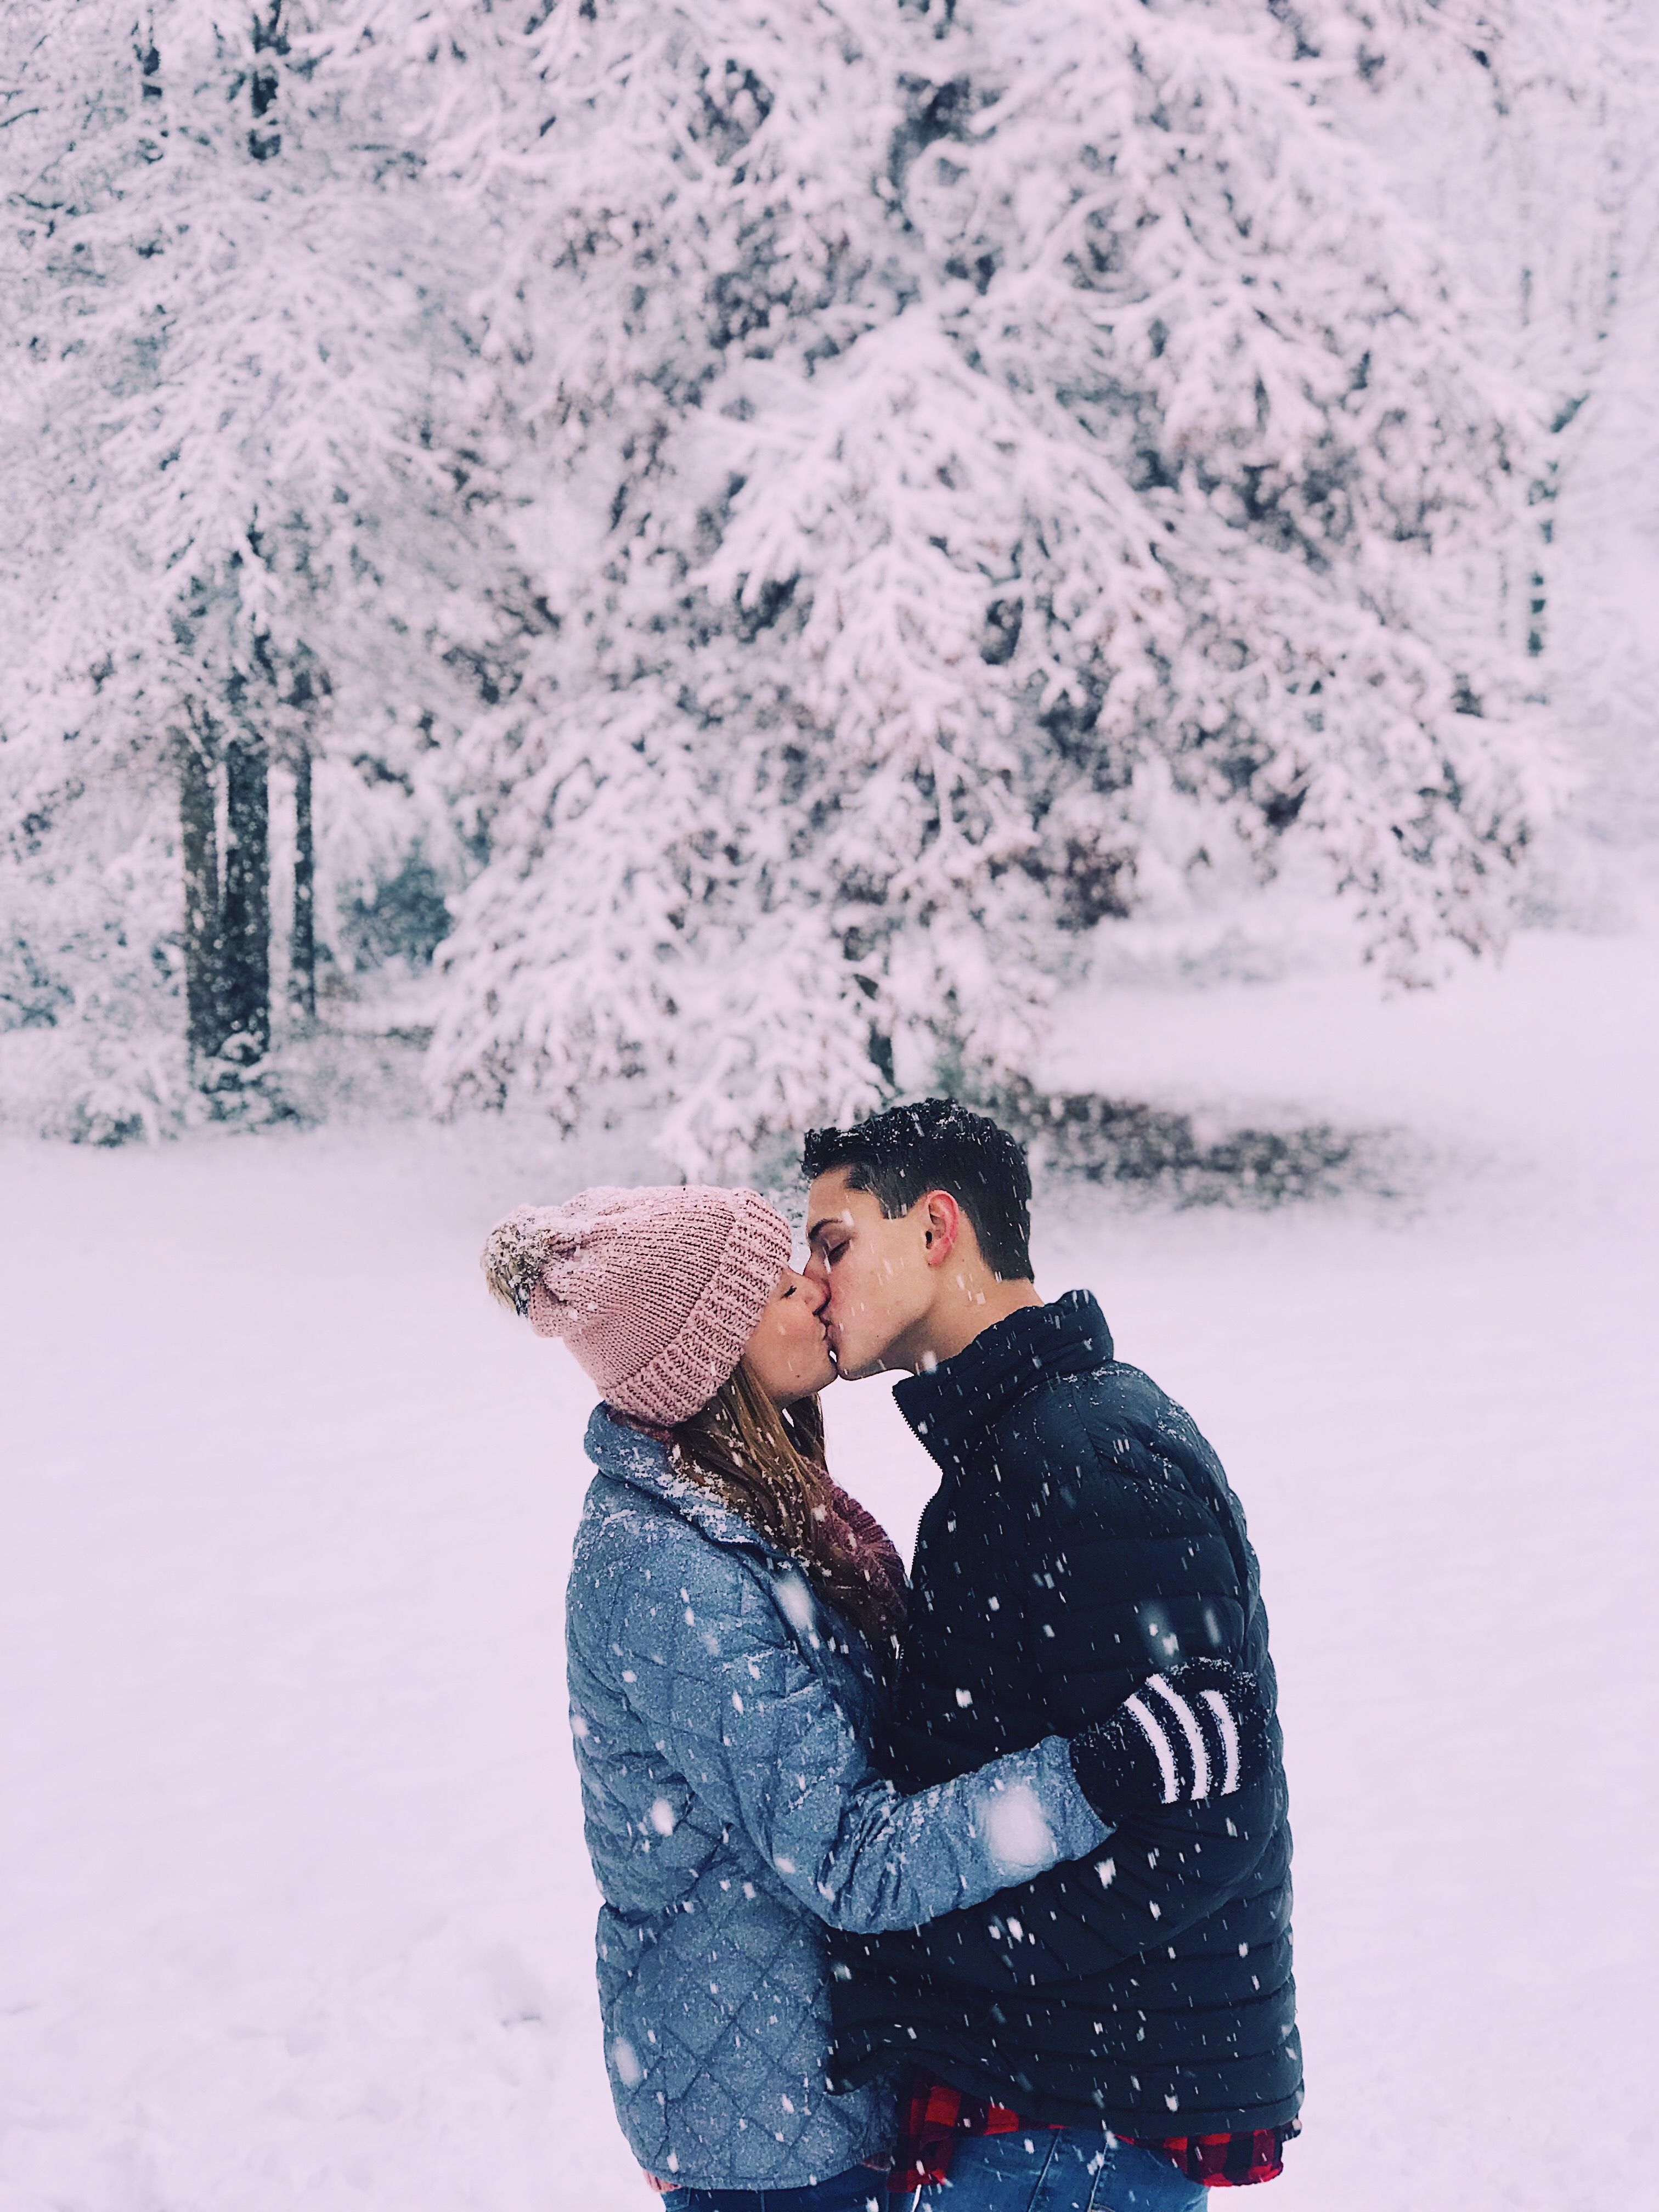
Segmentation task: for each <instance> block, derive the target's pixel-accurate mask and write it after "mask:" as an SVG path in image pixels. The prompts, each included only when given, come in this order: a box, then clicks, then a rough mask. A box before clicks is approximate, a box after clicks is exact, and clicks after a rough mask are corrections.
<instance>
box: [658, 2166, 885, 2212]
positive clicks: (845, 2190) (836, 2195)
mask: <svg viewBox="0 0 1659 2212" xmlns="http://www.w3.org/2000/svg"><path fill="white" fill-rule="evenodd" d="M905 2201H906V2200H905V2199H904V2198H902V2197H901V2198H900V2199H899V2200H898V2202H899V2203H904V2202H905ZM662 2212H887V2176H886V2175H885V2173H881V2172H877V2170H876V2168H875V2167H874V2166H854V2168H853V2170H852V2172H850V2173H837V2174H832V2175H831V2176H830V2178H829V2180H827V2181H817V2182H814V2183H813V2185H812V2186H811V2188H810V2189H671V2190H670V2191H669V2192H668V2194H667V2196H666V2197H664V2198H663V2199H662Z"/></svg>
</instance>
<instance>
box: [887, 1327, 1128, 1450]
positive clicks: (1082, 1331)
mask: <svg viewBox="0 0 1659 2212" xmlns="http://www.w3.org/2000/svg"><path fill="white" fill-rule="evenodd" d="M1112 1358H1113V1352H1112V1332H1111V1331H1110V1329H1109V1328H1107V1326H1106V1316H1105V1315H1104V1314H1103V1313H1102V1311H1101V1310H1100V1304H1099V1301H1098V1300H1097V1298H1096V1297H1094V1295H1093V1294H1092V1292H1091V1291H1066V1293H1065V1295H1064V1297H1058V1298H1055V1299H1054V1300H1053V1301H1052V1302H1051V1303H1050V1304H1048V1305H1043V1306H1021V1307H1019V1308H1018V1310H1016V1311H1015V1312H1013V1313H1011V1314H1009V1315H1008V1316H1006V1319H1004V1320H1002V1321H999V1322H992V1324H991V1326H990V1328H987V1329H986V1330H985V1331H983V1333H982V1334H980V1335H978V1336H976V1337H975V1339H974V1340H973V1342H972V1343H971V1344H970V1345H968V1346H966V1347H965V1348H964V1349H963V1351H961V1352H957V1356H956V1358H954V1359H946V1360H945V1361H943V1362H942V1363H941V1364H940V1365H939V1366H938V1367H935V1368H934V1369H933V1370H932V1371H931V1373H927V1374H921V1375H912V1376H909V1377H908V1380H907V1381H905V1382H903V1383H898V1384H897V1385H896V1387H895V1389H894V1391H893V1396H894V1399H895V1400H896V1403H897V1405H898V1409H899V1411H900V1412H901V1413H902V1414H903V1416H904V1418H905V1419H906V1420H907V1421H908V1423H909V1424H910V1426H911V1427H912V1428H913V1429H914V1430H915V1432H916V1434H917V1436H918V1437H920V1438H921V1441H922V1443H924V1444H925V1445H926V1446H927V1449H928V1451H929V1452H931V1453H932V1455H933V1457H934V1458H935V1459H936V1460H937V1461H938V1462H939V1465H940V1466H941V1467H943V1468H966V1467H969V1466H971V1465H972V1463H973V1462H974V1460H975V1457H976V1456H977V1455H978V1452H979V1450H980V1449H981V1448H982V1447H983V1445H984V1443H985V1439H986V1433H987V1430H988V1429H989V1428H990V1426H991V1425H992V1424H993V1423H994V1422H995V1421H997V1420H998V1419H1000V1417H1001V1416H1002V1415H1003V1414H1004V1413H1006V1412H1007V1410H1008V1408H1009V1407H1011V1406H1014V1405H1017V1404H1018V1402H1019V1401H1020V1400H1021V1399H1022V1398H1024V1397H1028V1396H1029V1395H1030V1393H1031V1392H1032V1391H1033V1390H1036V1389H1040V1388H1041V1386H1042V1384H1043V1383H1049V1382H1054V1381H1056V1380H1058V1379H1059V1378H1060V1377H1061V1376H1067V1375H1092V1374H1093V1373H1095V1371H1096V1370H1097V1369H1099V1368H1102V1367H1104V1366H1106V1365H1107V1364H1109V1362H1110V1360H1111V1359H1112Z"/></svg>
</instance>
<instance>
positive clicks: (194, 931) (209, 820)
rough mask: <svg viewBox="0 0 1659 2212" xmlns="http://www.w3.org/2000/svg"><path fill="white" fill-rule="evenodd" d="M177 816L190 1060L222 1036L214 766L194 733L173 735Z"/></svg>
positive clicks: (211, 1051) (211, 1055) (213, 1050)
mask: <svg viewBox="0 0 1659 2212" xmlns="http://www.w3.org/2000/svg"><path fill="white" fill-rule="evenodd" d="M177 753H178V760H179V829H180V831H181V841H182V843H183V847H184V864H185V1035H186V1041H187V1042H188V1044H189V1046H190V1056H191V1060H193V1061H203V1060H216V1059H217V1058H218V1056H219V1048H220V1047H221V1046H222V1044H223V1042H224V1014H223V1007H222V968H223V956H224V920H223V914H222V907H221V901H220V896H219V836H218V826H217V822H216V813H217V807H216V799H215V793H214V788H213V767H212V763H210V760H209V759H208V757H207V752H206V750H205V746H204V742H203V740H202V738H199V737H198V736H196V735H193V734H191V733H188V732H183V731H181V732H179V736H178V738H177Z"/></svg>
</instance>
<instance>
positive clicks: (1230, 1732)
mask: <svg viewBox="0 0 1659 2212" xmlns="http://www.w3.org/2000/svg"><path fill="white" fill-rule="evenodd" d="M1204 1702H1205V1704H1206V1705H1207V1706H1208V1707H1209V1709H1210V1711H1212V1713H1213V1714H1214V1715H1215V1720H1216V1726H1217V1727H1218V1729H1220V1730H1221V1741H1222V1743H1223V1745H1224V1746H1225V1749H1226V1753H1227V1771H1226V1772H1225V1774H1224V1775H1223V1776H1222V1778H1221V1794H1222V1796H1224V1797H1231V1796H1232V1794H1233V1792H1234V1790H1237V1787H1238V1765H1239V1761H1238V1730H1237V1728H1236V1727H1235V1726H1234V1725H1233V1716H1232V1709H1231V1706H1230V1705H1228V1703H1227V1700H1226V1699H1225V1698H1224V1697H1223V1696H1222V1694H1221V1692H1220V1691H1219V1690H1206V1691H1205V1692H1204Z"/></svg>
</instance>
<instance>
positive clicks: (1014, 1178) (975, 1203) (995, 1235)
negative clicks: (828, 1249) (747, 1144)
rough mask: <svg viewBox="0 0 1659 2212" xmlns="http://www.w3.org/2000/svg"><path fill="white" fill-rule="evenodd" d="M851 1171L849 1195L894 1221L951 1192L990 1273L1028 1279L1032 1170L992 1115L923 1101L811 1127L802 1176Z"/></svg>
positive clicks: (945, 1101)
mask: <svg viewBox="0 0 1659 2212" xmlns="http://www.w3.org/2000/svg"><path fill="white" fill-rule="evenodd" d="M836 1168H841V1169H843V1170H845V1171H846V1176H847V1185H848V1189H849V1190H867V1191H868V1192H870V1194H872V1197H873V1198H874V1199H875V1200H877V1202H878V1205H879V1206H880V1207H881V1210H882V1212H884V1214H885V1215H886V1216H887V1218H888V1219H889V1220H892V1219H893V1218H895V1217H896V1216H897V1215H898V1214H901V1213H908V1212H909V1211H910V1208H911V1207H912V1206H914V1205H915V1202H916V1200H918V1199H919V1198H920V1197H921V1195H922V1194H923V1193H924V1192H925V1191H930V1190H946V1191H949V1192H950V1194H951V1197H952V1198H953V1199H955V1200H956V1202H957V1205H958V1206H960V1207H961V1208H962V1210H963V1212H964V1213H965V1214H966V1215H967V1217H968V1218H969V1221H971V1222H972V1223H973V1225H974V1234H975V1237H977V1238H978V1239H979V1249H980V1252H981V1255H982V1256H983V1258H984V1261H985V1264H986V1266H987V1267H989V1268H991V1269H992V1271H993V1272H994V1273H995V1274H997V1275H998V1276H1000V1278H1001V1279H1002V1280H1003V1281H1004V1282H1011V1283H1025V1282H1030V1279H1031V1170H1030V1168H1028V1167H1027V1166H1026V1164H1025V1153H1024V1149H1023V1148H1022V1146H1020V1145H1019V1144H1018V1141H1017V1140H1016V1139H1014V1138H1012V1137H1011V1136H1010V1135H1009V1134H1008V1132H1007V1131H1006V1129H1000V1128H999V1127H997V1125H996V1123H995V1122H994V1121H992V1120H991V1119H990V1117H989V1116H988V1115H985V1114H970V1113H969V1110H968V1109H967V1108H966V1107H965V1106H958V1105H957V1102H956V1100H955V1099H954V1098H924V1099H921V1101H920V1102H919V1103H917V1104H916V1105H914V1106H892V1107H890V1108H889V1109H888V1110H887V1112H886V1113H884V1114H872V1115H871V1117H870V1119H869V1120H868V1121H855V1122H854V1125H853V1127H851V1128H850V1129H809V1130H808V1132H807V1134H806V1143H805V1147H804V1148H803V1151H802V1154H801V1174H802V1176H803V1177H804V1178H805V1181H806V1182H811V1180H812V1179H813V1177H814V1176H821V1175H829V1173H830V1172H831V1170H834V1169H836Z"/></svg>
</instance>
